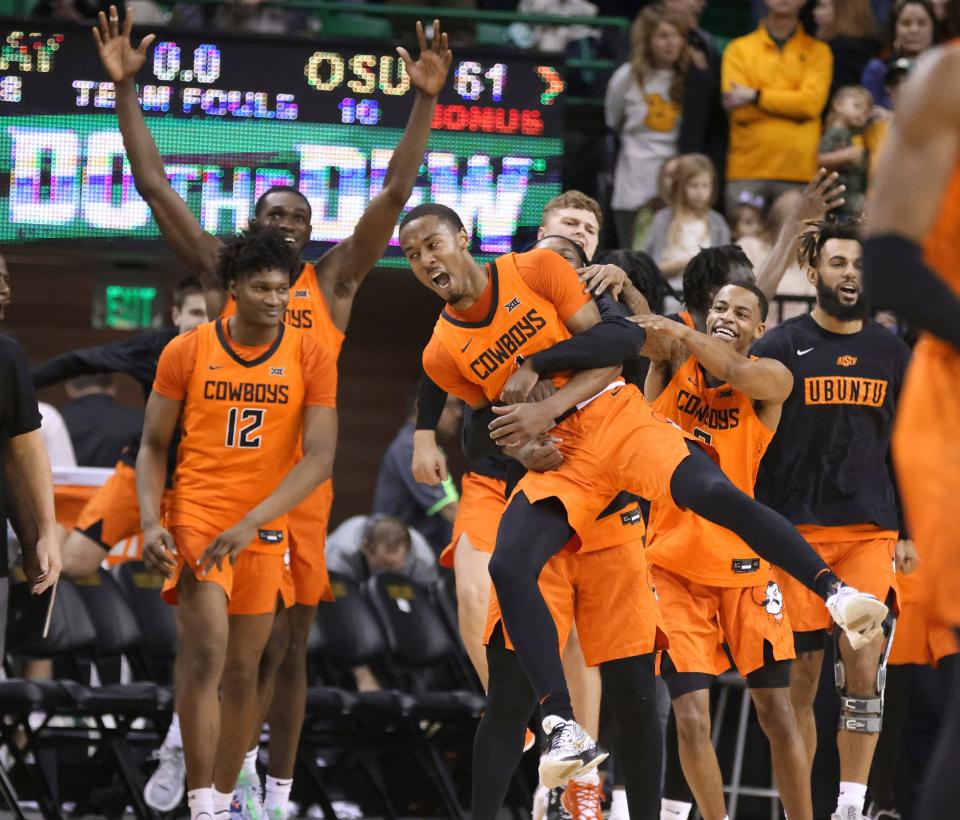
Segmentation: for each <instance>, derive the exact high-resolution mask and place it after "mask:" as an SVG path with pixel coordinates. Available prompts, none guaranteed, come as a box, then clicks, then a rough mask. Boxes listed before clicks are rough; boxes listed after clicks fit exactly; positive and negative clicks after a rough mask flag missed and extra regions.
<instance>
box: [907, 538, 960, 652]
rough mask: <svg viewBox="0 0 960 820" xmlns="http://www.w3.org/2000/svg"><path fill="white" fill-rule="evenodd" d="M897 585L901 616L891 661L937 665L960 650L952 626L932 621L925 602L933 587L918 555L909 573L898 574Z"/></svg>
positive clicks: (922, 560)
mask: <svg viewBox="0 0 960 820" xmlns="http://www.w3.org/2000/svg"><path fill="white" fill-rule="evenodd" d="M897 581H898V582H899V584H900V616H899V617H898V618H897V628H896V632H894V636H893V646H892V647H890V663H892V664H894V665H895V666H897V665H900V664H907V663H915V664H918V665H920V666H936V665H937V662H938V661H939V660H940V659H941V658H946V657H947V656H949V655H954V654H956V653H957V652H960V646H958V645H957V639H956V637H955V636H954V632H953V629H952V628H951V627H949V626H947V625H946V624H943V623H937V622H934V621H933V620H932V618H931V615H932V613H931V611H930V608H929V607H928V606H926V602H927V599H928V596H929V594H930V589H931V587H932V586H933V577H932V576H931V574H930V569H929V567H926V566H925V565H924V559H923V556H922V555H921V556H920V566H919V567H917V569H916V570H914V571H913V572H911V573H910V574H909V575H901V574H898V575H897Z"/></svg>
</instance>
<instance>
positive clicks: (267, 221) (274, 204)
mask: <svg viewBox="0 0 960 820" xmlns="http://www.w3.org/2000/svg"><path fill="white" fill-rule="evenodd" d="M251 221H252V222H254V223H256V224H257V225H260V226H261V227H266V228H274V229H275V230H278V231H280V233H282V234H283V238H284V239H285V240H286V241H287V242H289V243H290V244H291V245H293V247H294V248H296V250H297V255H298V256H299V255H300V254H302V253H303V249H304V248H305V247H306V246H307V242H309V241H310V231H311V230H312V226H311V225H310V205H309V204H308V203H307V201H306V200H305V199H304V198H303V197H302V196H300V195H299V194H296V193H294V192H293V191H274V192H273V193H271V194H267V195H266V196H264V197H262V198H261V199H260V200H259V201H258V202H257V212H256V216H255V217H254V218H253V219H252V220H251Z"/></svg>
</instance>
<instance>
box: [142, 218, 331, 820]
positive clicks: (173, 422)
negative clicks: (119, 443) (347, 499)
mask: <svg viewBox="0 0 960 820" xmlns="http://www.w3.org/2000/svg"><path fill="white" fill-rule="evenodd" d="M297 264H298V260H297V259H296V255H295V253H294V252H293V249H292V248H291V247H290V246H289V245H288V244H287V242H285V240H284V238H283V236H282V235H281V234H280V233H279V232H278V231H275V230H272V229H254V230H251V232H250V233H248V234H246V235H244V236H242V237H239V238H237V239H236V240H235V241H233V242H232V243H231V244H230V245H229V246H227V247H226V248H225V249H224V251H223V253H222V254H221V257H220V265H219V270H220V274H221V276H222V277H223V282H224V284H225V285H226V286H227V288H228V289H229V292H230V294H231V296H233V297H234V298H235V300H236V305H237V311H236V313H235V314H234V315H233V316H232V317H230V318H229V319H217V320H216V321H215V322H210V323H207V324H203V325H200V327H199V328H197V329H196V330H194V331H191V332H189V333H186V334H184V335H181V336H178V337H177V338H176V339H174V340H173V341H172V342H170V344H168V345H167V347H166V348H164V351H163V353H161V355H160V361H159V363H158V365H157V378H156V381H155V382H154V388H153V392H152V393H151V394H150V398H149V400H148V401H147V410H146V416H145V420H144V429H143V440H142V442H141V445H140V453H139V455H138V456H137V495H138V497H139V501H140V516H141V524H142V526H143V538H144V556H145V558H147V559H148V561H150V563H151V564H152V566H153V567H154V568H155V569H158V570H159V571H160V572H162V573H163V574H164V575H165V576H166V582H165V583H164V587H163V596H164V599H165V600H166V601H167V602H168V603H172V604H176V605H177V634H178V639H179V651H178V659H177V675H176V690H177V691H176V703H177V709H178V710H179V713H180V725H181V733H182V736H183V750H184V755H185V758H186V768H187V787H188V789H189V792H188V802H189V805H190V817H191V820H228V818H229V816H230V804H231V802H232V800H233V791H234V785H235V784H236V781H237V776H238V775H239V773H240V768H241V766H242V765H243V760H244V754H245V752H246V750H247V747H248V745H249V740H250V738H251V737H252V736H253V733H254V732H255V731H256V729H257V728H258V727H259V725H260V722H261V720H262V716H261V713H260V709H259V707H258V701H257V678H258V670H259V666H260V660H261V656H262V653H263V650H264V648H265V647H266V645H267V641H268V639H269V637H270V633H271V630H272V627H273V621H274V614H275V612H276V609H277V600H278V598H280V597H281V595H282V597H283V598H284V599H286V598H287V593H289V591H290V590H289V586H288V584H287V583H286V577H285V576H286V569H285V567H284V560H283V553H284V551H285V550H286V541H287V521H286V514H287V512H288V511H289V510H290V509H292V508H293V507H294V506H295V505H296V504H298V503H300V502H301V501H303V499H305V498H306V497H307V496H309V495H310V494H311V493H312V492H313V491H314V490H315V489H316V487H317V486H318V485H319V484H320V483H321V482H322V481H325V480H327V479H328V478H329V477H330V472H331V470H332V469H333V456H334V450H335V449H336V439H337V415H336V409H335V404H336V393H337V370H336V355H335V353H334V352H333V351H332V350H330V349H329V348H327V347H324V346H323V345H321V344H320V343H319V342H318V341H317V340H316V339H315V338H314V337H313V336H312V335H311V334H308V333H306V332H305V331H302V330H296V329H294V328H290V327H287V326H286V325H284V324H283V315H284V310H285V309H286V307H287V303H288V302H289V299H290V280H291V277H292V276H293V275H294V274H295V273H296V270H297ZM178 424H179V425H180V427H181V428H182V432H183V437H182V440H181V443H180V447H179V449H178V452H177V466H176V473H175V480H174V489H173V492H172V494H171V497H170V500H169V504H168V508H167V511H166V513H165V516H164V523H165V524H166V525H167V526H166V527H165V526H163V525H162V524H161V520H160V502H161V497H162V495H163V492H164V486H165V478H166V467H167V450H168V447H169V445H170V440H171V438H172V437H173V434H174V429H175V428H176V427H177V425H178ZM298 454H299V455H300V458H299V459H298ZM218 691H219V696H218Z"/></svg>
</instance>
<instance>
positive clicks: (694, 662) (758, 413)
mask: <svg viewBox="0 0 960 820" xmlns="http://www.w3.org/2000/svg"><path fill="white" fill-rule="evenodd" d="M767 307H768V305H767V298H766V296H764V294H763V291H761V290H760V289H759V288H758V287H757V285H756V284H754V283H753V282H752V281H744V282H735V283H731V284H728V285H725V286H724V287H722V288H721V289H720V290H719V291H718V292H717V294H716V296H715V297H714V299H713V303H712V306H711V307H710V309H709V311H708V313H707V315H706V317H705V321H706V333H700V332H698V331H696V330H693V329H692V328H690V327H689V326H687V325H686V324H685V323H682V322H676V321H673V320H672V319H669V318H667V317H664V316H641V317H638V318H637V322H638V323H639V324H640V325H641V326H642V327H644V328H645V329H646V331H647V334H648V336H650V337H652V338H653V337H657V338H659V339H660V340H662V341H661V344H660V345H658V346H657V347H658V352H657V354H655V355H654V354H652V356H653V358H655V361H654V362H653V363H652V364H651V367H650V372H649V374H648V375H647V382H646V388H645V390H644V395H645V396H646V398H647V400H648V401H650V402H652V404H653V407H654V409H655V410H659V411H660V412H662V413H663V414H664V415H665V416H667V418H670V419H672V420H673V421H674V422H676V423H677V424H679V425H680V426H681V427H682V428H683V429H684V430H686V431H687V432H689V433H693V435H695V436H697V437H698V438H701V439H703V440H704V441H706V442H707V443H709V444H710V445H711V446H713V447H714V448H715V449H716V451H717V453H718V455H719V456H720V467H721V469H722V470H723V471H724V473H725V474H726V475H727V476H728V477H729V478H730V480H731V481H733V483H734V484H736V486H737V487H739V488H740V489H741V490H743V491H744V492H745V493H747V494H748V495H751V496H752V495H753V485H754V481H755V480H756V476H757V469H758V468H759V466H760V459H761V458H763V454H764V452H765V451H766V449H767V445H768V444H769V443H770V440H771V439H772V438H773V434H774V432H775V431H776V429H777V425H778V423H779V421H780V410H781V407H782V406H783V402H784V400H785V399H786V398H787V396H789V395H790V391H791V390H792V389H793V376H792V375H791V374H790V371H789V370H787V368H786V367H784V366H783V365H782V364H781V363H780V362H777V361H774V360H772V359H751V358H747V355H746V354H747V353H748V351H749V350H750V345H751V344H753V342H754V340H755V339H757V338H758V337H759V336H760V335H762V333H763V330H764V322H765V320H766V318H767ZM647 558H648V560H649V562H650V563H651V564H652V565H653V568H654V569H653V576H654V582H655V583H656V588H657V596H658V598H659V600H660V609H661V611H662V612H663V616H664V621H665V623H666V627H667V634H668V635H669V636H670V648H669V650H668V658H664V662H663V666H662V669H663V677H664V680H665V681H666V683H667V686H668V688H669V690H670V694H671V697H672V699H673V709H674V712H675V714H676V719H677V728H678V733H679V741H680V756H681V761H682V764H683V770H684V774H685V775H686V778H687V781H688V783H689V784H690V787H691V789H692V790H693V793H694V796H695V797H696V801H697V806H698V807H699V808H700V811H701V813H702V814H703V816H704V818H705V820H723V818H724V817H726V815H727V810H726V807H725V805H724V798H723V780H722V778H721V776H720V767H719V765H718V763H717V756H716V752H715V751H714V748H713V744H712V743H711V742H710V697H709V695H710V685H711V683H712V682H713V680H714V678H715V676H716V675H718V674H720V673H721V672H723V671H724V670H725V669H727V668H728V667H729V665H730V664H729V661H728V660H727V655H726V652H725V651H724V648H723V644H724V642H726V643H727V645H728V646H729V648H730V652H731V654H732V656H733V660H734V662H735V664H736V667H737V669H738V670H739V672H740V673H741V674H742V675H745V676H746V679H747V685H748V686H749V688H750V694H751V695H752V697H753V702H754V704H755V705H756V707H757V715H758V716H759V718H760V724H761V726H762V727H763V730H764V732H766V734H767V736H768V737H769V739H770V752H771V756H772V758H773V767H774V773H775V775H776V781H777V787H778V789H779V791H780V797H781V800H782V801H783V805H784V808H785V809H786V812H787V814H788V815H789V816H790V817H791V818H797V820H802V819H803V818H806V820H812V817H813V808H812V805H811V794H810V772H809V771H808V770H807V766H806V755H805V754H804V750H803V739H802V737H801V735H800V732H799V729H798V727H797V721H796V717H795V716H794V713H793V708H792V706H791V704H790V690H789V686H790V659H791V658H793V657H794V652H793V634H792V632H791V631H790V621H789V620H788V619H787V614H786V613H784V611H783V601H782V597H783V596H782V595H781V594H780V590H779V587H778V586H777V584H776V580H775V578H774V575H773V570H772V568H771V566H770V564H769V563H767V562H766V561H763V560H761V559H760V558H758V557H757V555H756V554H755V553H754V552H753V551H751V550H750V548H749V547H747V546H746V544H744V543H743V541H741V540H740V539H739V538H737V537H736V536H735V535H734V534H733V533H731V532H729V531H728V530H725V529H723V528H721V527H717V526H716V525H714V524H710V523H709V522H707V521H704V520H703V519H701V518H698V517H697V516H695V515H694V514H693V513H691V512H689V511H688V510H680V509H679V508H677V507H676V506H674V505H672V504H666V505H665V504H662V503H660V502H657V503H655V504H653V506H652V507H651V510H650V526H649V532H648V534H647Z"/></svg>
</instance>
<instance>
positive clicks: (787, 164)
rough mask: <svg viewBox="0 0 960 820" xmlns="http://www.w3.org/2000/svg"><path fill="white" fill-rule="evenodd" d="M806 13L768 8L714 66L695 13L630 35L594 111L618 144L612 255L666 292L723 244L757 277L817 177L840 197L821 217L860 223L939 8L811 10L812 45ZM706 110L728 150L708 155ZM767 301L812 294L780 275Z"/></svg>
mask: <svg viewBox="0 0 960 820" xmlns="http://www.w3.org/2000/svg"><path fill="white" fill-rule="evenodd" d="M806 5H808V4H807V3H806V2H805V0H766V2H765V4H764V16H763V17H762V18H761V19H760V21H759V23H758V25H757V28H756V30H755V31H753V32H751V33H750V34H747V35H745V36H742V37H739V38H736V39H734V40H732V41H731V42H729V43H728V44H727V45H726V48H725V49H724V50H723V54H722V58H720V59H714V58H713V54H714V53H716V45H715V43H714V42H713V40H712V38H710V36H709V35H706V34H704V33H703V32H702V31H701V30H700V29H699V28H698V22H697V21H698V18H699V14H700V13H701V12H702V11H703V9H704V8H705V6H706V3H705V2H703V0H664V2H662V3H657V4H653V5H649V6H647V7H646V8H644V9H643V11H642V12H641V13H640V15H639V16H638V17H637V19H636V21H635V22H634V24H633V28H632V30H631V48H630V54H629V57H628V59H627V61H626V62H624V63H623V65H621V66H620V67H619V68H618V69H617V70H616V71H615V72H614V74H613V76H612V77H611V79H610V82H609V85H608V86H607V93H606V100H605V114H606V123H607V126H608V127H609V129H610V130H611V131H612V132H613V133H614V134H615V136H616V138H617V143H618V146H617V158H616V166H615V171H614V181H613V195H612V200H611V202H610V207H611V209H612V212H613V217H614V222H615V229H616V242H617V245H618V246H619V247H621V248H634V249H640V250H645V251H647V252H648V253H649V254H650V255H651V256H652V257H653V258H654V261H655V262H656V263H657V264H658V265H659V267H660V269H661V271H662V273H663V276H664V278H665V279H666V281H667V283H668V284H669V285H670V287H671V289H672V290H673V291H674V292H677V291H678V286H679V279H678V276H679V274H681V273H682V271H683V268H684V266H685V265H686V263H687V262H688V261H689V259H690V258H691V257H692V256H693V255H694V254H696V252H697V251H698V250H699V249H700V248H705V247H717V246H719V245H723V244H726V243H727V242H729V241H730V239H731V237H732V239H733V241H735V242H737V243H739V244H741V245H742V246H743V247H744V249H745V250H746V252H747V255H748V256H749V257H750V260H751V261H752V262H753V263H754V265H755V266H759V265H760V264H762V262H763V260H764V258H765V257H766V255H767V254H768V253H769V252H770V250H771V248H772V244H773V242H774V240H775V238H776V236H777V235H778V233H779V230H780V228H781V227H782V224H783V220H784V217H785V214H787V213H789V212H790V210H791V208H792V207H793V206H794V204H795V203H796V198H797V196H799V190H800V189H801V188H802V187H803V186H804V185H805V184H806V183H807V182H808V181H809V180H810V179H811V178H812V177H813V176H814V174H815V173H816V172H817V170H818V168H826V169H827V170H828V171H835V172H836V173H838V174H839V182H840V183H841V184H842V185H844V186H845V194H844V202H843V203H842V204H841V205H839V206H838V207H837V208H836V209H835V211H834V213H833V214H832V215H833V216H837V217H843V218H854V219H856V218H859V217H860V216H862V215H863V209H864V203H865V199H866V193H867V189H868V187H869V184H870V178H871V174H872V172H873V167H874V162H875V159H876V157H877V154H878V151H879V148H880V146H881V144H882V142H883V139H884V137H885V135H886V133H887V129H888V127H889V122H890V119H891V118H892V116H893V108H894V103H895V99H896V90H897V87H898V86H899V84H900V82H901V80H902V79H903V78H904V77H905V76H906V75H907V74H908V73H909V71H910V70H911V68H912V67H913V64H914V61H915V60H916V59H917V58H918V57H919V56H920V55H921V54H922V53H923V52H924V51H925V50H926V49H928V48H930V46H932V45H933V44H935V43H937V42H938V41H939V39H940V36H941V34H940V17H941V13H942V8H941V6H942V4H933V3H930V2H929V0H899V2H895V3H893V4H892V6H890V7H889V8H884V7H883V6H882V4H874V5H876V6H878V8H877V9H875V8H874V7H873V6H872V5H871V3H870V2H869V0H843V2H838V1H837V0H817V3H816V5H815V7H814V9H813V24H812V25H811V29H814V33H810V32H808V31H807V29H806V28H805V27H804V21H803V19H802V17H801V12H802V11H803V9H804V7H805V6H806ZM877 11H880V12H881V13H884V14H887V15H888V16H887V18H886V19H885V20H881V21H878V19H877V16H876V12H877ZM884 28H885V29H886V34H885V35H881V33H880V32H881V30H882V29H884ZM710 89H712V91H710V94H712V96H707V97H706V98H705V97H704V91H705V90H710ZM717 105H720V106H721V107H722V110H723V111H724V112H725V119H726V124H725V125H723V126H722V131H723V133H724V134H725V135H726V137H727V140H726V144H725V146H724V147H723V150H722V152H721V153H720V155H719V156H718V153H717V151H716V140H715V135H716V133H717V126H716V118H715V117H714V116H713V111H714V108H715V106H717ZM795 273H798V271H796V272H795ZM779 293H781V294H785V295H786V296H788V297H805V296H811V295H812V294H811V293H810V291H809V285H808V284H807V283H806V281H805V278H804V277H803V276H802V275H799V276H793V275H790V272H789V271H788V274H787V275H786V276H785V277H784V279H783V282H782V283H781V286H780V291H779Z"/></svg>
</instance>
